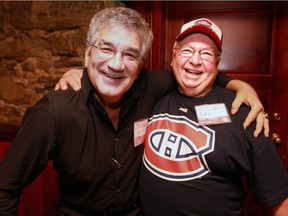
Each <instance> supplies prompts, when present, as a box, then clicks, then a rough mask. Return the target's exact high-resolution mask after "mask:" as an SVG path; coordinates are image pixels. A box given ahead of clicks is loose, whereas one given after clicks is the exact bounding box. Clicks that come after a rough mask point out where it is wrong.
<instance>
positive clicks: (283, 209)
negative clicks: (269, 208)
mask: <svg viewBox="0 0 288 216" xmlns="http://www.w3.org/2000/svg"><path fill="white" fill-rule="evenodd" d="M287 213H288V198H286V199H284V200H283V201H282V202H280V203H279V204H277V205H276V206H274V207H273V215H274V216H287Z"/></svg>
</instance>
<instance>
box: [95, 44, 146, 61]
mask: <svg viewBox="0 0 288 216" xmlns="http://www.w3.org/2000/svg"><path fill="white" fill-rule="evenodd" d="M91 46H92V47H94V48H96V49H97V50H99V55H100V56H101V57H102V58H106V59H112V58H113V57H114V56H115V55H116V54H117V53H118V52H119V53H120V54H121V57H122V60H123V61H124V62H137V63H139V62H141V61H142V59H141V53H140V52H139V51H134V50H118V49H116V48H115V47H114V46H113V45H111V44H110V43H107V44H106V43H105V42H104V43H100V44H98V45H94V44H91Z"/></svg>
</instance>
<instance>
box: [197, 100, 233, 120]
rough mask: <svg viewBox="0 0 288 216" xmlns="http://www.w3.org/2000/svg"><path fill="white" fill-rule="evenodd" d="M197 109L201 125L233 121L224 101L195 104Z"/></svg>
mask: <svg viewBox="0 0 288 216" xmlns="http://www.w3.org/2000/svg"><path fill="white" fill-rule="evenodd" d="M195 111H196V115H197V119H198V123H199V124H200V125H214V124H224V123H230V122H231V118H230V115H229V113H228V111H227V108H226V105H225V104H224V103H218V104H205V105H199V106H195Z"/></svg>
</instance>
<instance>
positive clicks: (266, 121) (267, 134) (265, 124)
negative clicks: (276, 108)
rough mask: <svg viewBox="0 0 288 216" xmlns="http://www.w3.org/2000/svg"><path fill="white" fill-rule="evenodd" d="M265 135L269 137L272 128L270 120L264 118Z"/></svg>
mask: <svg viewBox="0 0 288 216" xmlns="http://www.w3.org/2000/svg"><path fill="white" fill-rule="evenodd" d="M263 127H264V135H265V136H266V137H269V133H270V128H269V118H264V126H263Z"/></svg>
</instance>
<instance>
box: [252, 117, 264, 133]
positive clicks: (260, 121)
mask: <svg viewBox="0 0 288 216" xmlns="http://www.w3.org/2000/svg"><path fill="white" fill-rule="evenodd" d="M264 122H265V119H264V118H263V113H262V112H261V113H259V114H258V116H257V119H256V128H255V131H254V137H255V138H257V137H258V136H259V135H260V133H261V132H262V130H263V126H264Z"/></svg>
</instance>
